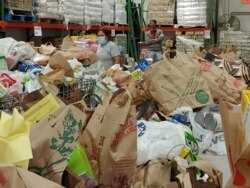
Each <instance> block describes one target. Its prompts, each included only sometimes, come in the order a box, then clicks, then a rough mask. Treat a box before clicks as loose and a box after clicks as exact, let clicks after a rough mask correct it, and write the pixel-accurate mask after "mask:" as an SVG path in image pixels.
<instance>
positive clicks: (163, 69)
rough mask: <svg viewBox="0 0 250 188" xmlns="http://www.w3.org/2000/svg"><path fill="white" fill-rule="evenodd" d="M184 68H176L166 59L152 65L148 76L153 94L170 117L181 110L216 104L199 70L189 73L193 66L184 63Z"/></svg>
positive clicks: (148, 70)
mask: <svg viewBox="0 0 250 188" xmlns="http://www.w3.org/2000/svg"><path fill="white" fill-rule="evenodd" d="M182 64H183V66H182V68H179V67H175V66H174V65H173V64H172V63H170V62H169V61H168V60H166V59H165V60H162V61H160V62H157V63H155V64H153V65H151V66H150V67H149V68H148V69H147V70H146V72H145V78H144V79H145V82H146V84H147V86H148V88H149V91H150V94H151V95H152V96H153V98H154V99H155V100H156V101H157V102H158V104H159V107H160V110H161V111H162V112H164V113H166V114H169V113H171V112H172V111H173V110H175V109H177V108H179V107H181V106H190V107H192V108H197V107H203V106H206V105H208V104H211V103H213V100H212V97H211V93H210V90H209V89H208V87H207V84H206V81H205V78H204V77H203V75H202V72H201V70H200V68H199V66H192V69H191V68H190V69H188V68H187V67H188V65H189V64H191V63H190V62H188V61H187V62H186V61H183V62H182Z"/></svg>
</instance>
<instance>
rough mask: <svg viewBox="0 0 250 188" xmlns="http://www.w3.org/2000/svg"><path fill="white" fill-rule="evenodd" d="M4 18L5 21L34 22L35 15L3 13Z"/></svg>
mask: <svg viewBox="0 0 250 188" xmlns="http://www.w3.org/2000/svg"><path fill="white" fill-rule="evenodd" d="M4 20H5V21H7V22H13V21H17V22H36V17H35V16H30V15H21V14H10V13H8V14H5V15H4Z"/></svg>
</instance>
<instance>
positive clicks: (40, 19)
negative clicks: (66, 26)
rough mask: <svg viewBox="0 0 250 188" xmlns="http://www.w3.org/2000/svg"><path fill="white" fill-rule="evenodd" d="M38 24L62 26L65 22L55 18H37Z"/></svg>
mask: <svg viewBox="0 0 250 188" xmlns="http://www.w3.org/2000/svg"><path fill="white" fill-rule="evenodd" d="M37 22H38V23H51V24H52V23H57V24H61V23H62V22H63V21H62V20H57V19H53V18H37Z"/></svg>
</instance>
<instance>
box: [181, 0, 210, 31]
mask: <svg viewBox="0 0 250 188" xmlns="http://www.w3.org/2000/svg"><path fill="white" fill-rule="evenodd" d="M206 15H207V1H206V0H199V1H197V0H177V21H178V25H179V26H183V27H196V26H206V25H207V16H206Z"/></svg>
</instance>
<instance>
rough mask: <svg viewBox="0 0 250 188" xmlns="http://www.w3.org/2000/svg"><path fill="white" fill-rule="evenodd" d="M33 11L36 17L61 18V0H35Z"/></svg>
mask: <svg viewBox="0 0 250 188" xmlns="http://www.w3.org/2000/svg"><path fill="white" fill-rule="evenodd" d="M34 11H35V15H36V16H37V18H50V19H55V20H62V19H63V8H62V1H61V0H42V1H41V0H35V7H34Z"/></svg>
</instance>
